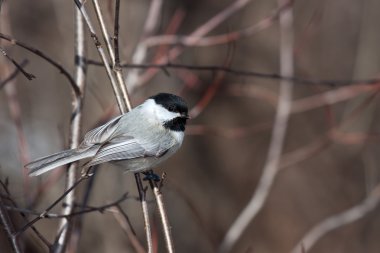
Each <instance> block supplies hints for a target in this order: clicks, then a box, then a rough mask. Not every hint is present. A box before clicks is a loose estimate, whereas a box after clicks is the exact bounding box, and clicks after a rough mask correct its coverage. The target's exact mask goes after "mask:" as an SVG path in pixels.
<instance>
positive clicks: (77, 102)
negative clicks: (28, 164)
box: [54, 9, 86, 253]
mask: <svg viewBox="0 0 380 253" xmlns="http://www.w3.org/2000/svg"><path fill="white" fill-rule="evenodd" d="M84 33H85V31H84V23H83V18H82V16H81V13H80V11H79V10H78V9H76V10H75V79H76V84H77V87H78V90H79V91H80V94H79V96H74V97H73V101H72V106H73V108H72V111H71V117H70V140H69V143H70V149H75V148H77V147H78V145H79V142H80V127H81V121H82V105H83V97H84V91H85V85H86V63H85V36H84V35H85V34H84ZM77 168H78V163H77V162H75V163H71V164H70V165H69V167H68V169H67V173H66V186H65V191H66V190H68V189H70V188H71V187H72V186H73V185H74V184H75V181H76V171H77ZM74 202H75V189H74V190H73V191H71V192H70V193H69V194H67V196H66V198H65V200H64V203H65V205H64V206H63V208H62V214H63V215H69V214H70V213H72V212H73V210H74ZM72 225H73V224H72V220H71V221H70V220H68V219H65V218H64V219H62V220H61V221H60V223H59V226H58V231H57V237H56V240H55V241H56V242H57V243H56V245H55V248H54V252H55V253H62V252H64V251H65V248H66V245H67V242H68V238H69V235H70V234H69V233H70V231H71V228H72Z"/></svg>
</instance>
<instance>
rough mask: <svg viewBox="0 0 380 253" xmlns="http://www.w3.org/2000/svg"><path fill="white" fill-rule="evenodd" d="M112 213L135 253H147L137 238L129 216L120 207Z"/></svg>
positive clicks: (113, 209) (115, 208)
mask: <svg viewBox="0 0 380 253" xmlns="http://www.w3.org/2000/svg"><path fill="white" fill-rule="evenodd" d="M111 212H112V213H113V215H114V217H115V219H116V220H117V221H118V222H119V224H120V226H121V227H122V229H123V231H124V232H125V234H126V235H127V236H128V238H129V240H130V241H131V244H132V246H133V248H134V249H135V251H136V252H137V253H146V250H145V249H144V247H143V246H142V245H141V243H140V241H139V239H138V238H137V236H136V232H135V231H134V229H133V227H132V224H131V222H130V220H129V218H128V216H127V214H126V213H125V212H124V211H123V209H122V208H121V207H120V205H116V206H115V207H113V208H112V209H111Z"/></svg>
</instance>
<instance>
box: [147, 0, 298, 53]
mask: <svg viewBox="0 0 380 253" xmlns="http://www.w3.org/2000/svg"><path fill="white" fill-rule="evenodd" d="M290 6H291V3H290V2H287V3H286V4H285V5H283V6H280V7H279V8H278V9H277V10H276V11H275V12H274V13H273V14H271V15H269V16H267V17H265V18H263V19H262V20H260V21H259V22H258V23H257V24H254V25H252V26H249V27H247V28H245V29H242V30H240V31H234V32H229V33H226V34H220V35H214V36H208V37H200V38H196V37H194V36H186V35H185V36H178V35H161V36H152V37H149V38H148V39H146V40H145V41H143V42H142V43H144V44H145V46H146V47H153V46H157V45H173V44H174V45H182V46H187V47H208V46H214V45H218V44H226V43H230V42H233V41H236V40H239V39H242V38H244V37H248V36H252V35H254V34H255V33H258V32H261V31H263V30H265V29H267V28H268V27H270V26H271V25H273V24H274V23H275V21H276V20H277V19H278V16H279V14H280V13H281V12H283V11H287V9H288V8H289V7H290Z"/></svg>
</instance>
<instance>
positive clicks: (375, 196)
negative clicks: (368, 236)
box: [291, 185, 380, 253]
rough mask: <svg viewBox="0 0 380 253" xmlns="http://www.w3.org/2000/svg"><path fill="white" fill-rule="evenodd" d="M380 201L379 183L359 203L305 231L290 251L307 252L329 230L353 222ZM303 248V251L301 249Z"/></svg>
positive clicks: (294, 252)
mask: <svg viewBox="0 0 380 253" xmlns="http://www.w3.org/2000/svg"><path fill="white" fill-rule="evenodd" d="M379 203H380V185H377V186H376V187H375V188H374V190H373V191H372V192H371V193H370V194H369V196H368V197H367V198H365V199H364V200H363V201H362V202H361V203H360V204H358V205H356V206H353V207H351V208H349V209H347V210H345V211H343V212H341V213H338V214H335V215H332V216H330V217H328V218H326V219H324V220H323V221H321V222H320V223H318V224H317V225H315V226H314V227H313V228H312V229H310V230H309V232H307V233H306V234H305V235H304V236H303V237H302V239H301V240H300V241H299V242H298V243H297V244H296V246H295V247H294V248H293V250H292V251H291V252H292V253H302V252H308V251H309V250H310V249H311V248H312V247H313V246H314V245H315V244H316V243H317V242H318V241H319V240H320V239H321V238H322V237H323V236H325V235H326V234H328V233H329V232H331V231H333V230H335V229H337V228H340V227H343V226H344V225H347V224H350V223H352V222H355V221H357V220H359V219H361V218H363V217H364V216H366V215H367V214H368V213H369V212H371V211H372V210H374V209H375V208H376V207H377V206H378V205H379ZM302 248H304V251H303V250H302Z"/></svg>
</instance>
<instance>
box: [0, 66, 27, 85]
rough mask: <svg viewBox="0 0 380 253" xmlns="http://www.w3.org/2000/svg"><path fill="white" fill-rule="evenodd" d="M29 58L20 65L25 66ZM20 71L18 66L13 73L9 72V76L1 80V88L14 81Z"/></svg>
mask: <svg viewBox="0 0 380 253" xmlns="http://www.w3.org/2000/svg"><path fill="white" fill-rule="evenodd" d="M28 63H29V62H28V60H23V61H22V62H21V63H20V66H21V67H25V66H26V65H27V64H28ZM18 73H20V70H19V69H18V68H16V69H15V70H14V71H13V72H12V73H10V74H9V76H8V77H6V78H5V79H4V80H2V81H0V90H1V89H2V88H4V86H5V85H6V84H7V83H8V82H10V81H12V80H13V79H14V78H16V76H17V75H18Z"/></svg>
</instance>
